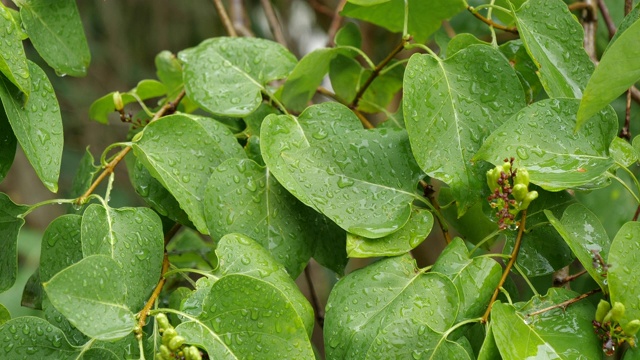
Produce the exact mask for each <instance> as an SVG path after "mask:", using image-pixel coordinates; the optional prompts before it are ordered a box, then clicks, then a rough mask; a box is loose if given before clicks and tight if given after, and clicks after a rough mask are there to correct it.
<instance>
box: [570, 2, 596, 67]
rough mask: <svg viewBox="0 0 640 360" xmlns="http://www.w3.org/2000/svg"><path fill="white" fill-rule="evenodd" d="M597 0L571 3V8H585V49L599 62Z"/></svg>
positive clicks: (593, 59)
mask: <svg viewBox="0 0 640 360" xmlns="http://www.w3.org/2000/svg"><path fill="white" fill-rule="evenodd" d="M594 1H595V0H585V1H584V2H575V3H573V4H571V5H569V10H578V9H579V10H584V11H583V12H582V27H583V28H584V38H583V44H584V50H585V51H586V52H587V54H588V55H589V58H591V61H593V63H597V62H598V55H597V54H596V26H597V24H598V23H597V18H596V11H595V3H594Z"/></svg>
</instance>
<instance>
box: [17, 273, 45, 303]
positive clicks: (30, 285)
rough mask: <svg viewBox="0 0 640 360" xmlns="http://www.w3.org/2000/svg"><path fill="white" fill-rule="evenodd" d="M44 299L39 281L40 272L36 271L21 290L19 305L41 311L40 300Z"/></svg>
mask: <svg viewBox="0 0 640 360" xmlns="http://www.w3.org/2000/svg"><path fill="white" fill-rule="evenodd" d="M43 298H44V289H43V288H42V282H41V281H40V272H39V271H38V269H36V270H35V271H34V272H33V274H31V276H29V279H27V283H26V284H25V285H24V288H23V290H22V298H21V299H20V305H21V306H23V307H28V308H31V309H37V310H42V300H43Z"/></svg>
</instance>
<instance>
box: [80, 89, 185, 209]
mask: <svg viewBox="0 0 640 360" xmlns="http://www.w3.org/2000/svg"><path fill="white" fill-rule="evenodd" d="M184 96H185V91H184V90H182V91H181V92H180V93H179V94H178V96H176V98H175V100H173V101H170V102H168V103H166V104H164V105H163V106H162V107H161V108H160V110H158V112H156V114H155V115H154V116H153V118H151V120H149V123H152V122H154V121H156V120H158V119H159V118H161V117H163V116H164V115H165V114H167V113H169V112H173V111H175V110H176V107H177V106H178V104H179V103H180V101H182V98H184ZM129 151H131V145H129V146H127V147H125V148H123V149H122V150H120V152H119V153H118V154H117V155H116V156H115V157H114V158H113V160H111V161H110V162H109V163H108V164H107V165H106V166H105V167H104V170H102V173H100V175H98V177H97V178H96V179H95V180H94V181H93V183H92V184H91V186H90V187H89V189H88V190H87V191H85V193H84V194H82V196H80V197H79V198H78V199H77V200H76V204H77V205H82V204H84V203H85V202H86V201H87V198H88V197H89V196H90V195H91V194H93V192H94V191H95V190H96V188H97V187H98V185H100V183H101V182H102V180H104V179H105V178H106V177H107V176H109V175H110V174H111V173H112V172H113V169H114V168H115V167H116V165H118V164H119V163H120V161H122V159H124V157H125V156H126V155H127V154H128V153H129Z"/></svg>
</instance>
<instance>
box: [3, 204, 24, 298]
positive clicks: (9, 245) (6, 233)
mask: <svg viewBox="0 0 640 360" xmlns="http://www.w3.org/2000/svg"><path fill="white" fill-rule="evenodd" d="M27 210H29V207H28V206H25V205H16V204H15V203H14V202H13V201H11V199H9V196H7V195H6V194H3V193H0V249H2V251H0V292H4V291H6V290H8V289H9V288H11V287H12V286H13V284H14V283H15V282H16V276H17V273H18V233H20V229H21V228H22V225H24V219H23V218H22V215H23V214H24V213H25V212H27Z"/></svg>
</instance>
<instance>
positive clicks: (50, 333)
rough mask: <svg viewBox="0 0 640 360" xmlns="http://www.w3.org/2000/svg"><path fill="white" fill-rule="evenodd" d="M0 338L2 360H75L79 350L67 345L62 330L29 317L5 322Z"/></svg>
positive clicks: (0, 328) (0, 329) (1, 328)
mask: <svg viewBox="0 0 640 360" xmlns="http://www.w3.org/2000/svg"><path fill="white" fill-rule="evenodd" d="M0 337H2V338H3V339H5V340H4V341H3V343H2V347H3V349H4V352H3V359H6V360H18V359H60V360H73V359H78V358H79V357H80V354H81V351H82V349H81V348H75V347H73V346H72V345H71V344H69V342H68V341H67V339H66V337H65V334H64V333H63V332H62V330H60V329H58V328H57V327H55V326H52V325H51V324H50V323H49V322H47V321H46V320H44V319H40V318H37V317H33V316H23V317H18V318H15V319H12V320H9V321H7V322H6V323H5V324H4V326H0ZM83 359H84V358H83ZM107 359H108V358H107Z"/></svg>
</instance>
